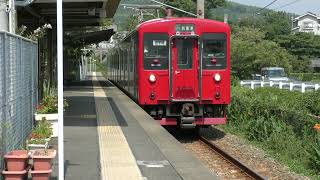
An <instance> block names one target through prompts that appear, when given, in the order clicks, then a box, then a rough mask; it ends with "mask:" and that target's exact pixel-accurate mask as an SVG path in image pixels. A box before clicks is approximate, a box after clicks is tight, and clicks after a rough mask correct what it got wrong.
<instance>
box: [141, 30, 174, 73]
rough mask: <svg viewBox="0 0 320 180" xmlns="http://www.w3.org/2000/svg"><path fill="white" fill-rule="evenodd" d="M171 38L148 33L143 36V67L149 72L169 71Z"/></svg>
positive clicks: (165, 35)
mask: <svg viewBox="0 0 320 180" xmlns="http://www.w3.org/2000/svg"><path fill="white" fill-rule="evenodd" d="M168 53H169V36H168V35H167V34H164V33H146V34H144V36H143V66H144V69H147V70H159V69H168V60H169V57H168Z"/></svg>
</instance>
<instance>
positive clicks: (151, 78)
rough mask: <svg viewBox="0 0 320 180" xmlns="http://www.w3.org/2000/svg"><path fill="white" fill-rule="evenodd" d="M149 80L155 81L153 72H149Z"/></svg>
mask: <svg viewBox="0 0 320 180" xmlns="http://www.w3.org/2000/svg"><path fill="white" fill-rule="evenodd" d="M149 81H150V82H152V83H154V82H156V76H155V75H154V74H150V76H149Z"/></svg>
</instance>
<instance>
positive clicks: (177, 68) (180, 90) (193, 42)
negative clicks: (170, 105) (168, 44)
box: [171, 38, 199, 101]
mask: <svg viewBox="0 0 320 180" xmlns="http://www.w3.org/2000/svg"><path fill="white" fill-rule="evenodd" d="M171 52H172V56H171V100H172V101H198V100H199V98H198V96H199V93H198V91H199V88H198V87H199V84H198V39H195V38H174V39H173V40H172V51H171Z"/></svg>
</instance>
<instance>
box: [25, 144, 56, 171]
mask: <svg viewBox="0 0 320 180" xmlns="http://www.w3.org/2000/svg"><path fill="white" fill-rule="evenodd" d="M55 157H56V150H54V149H36V150H31V158H32V160H33V170H35V171H48V170H50V169H51V162H52V159H53V158H55Z"/></svg>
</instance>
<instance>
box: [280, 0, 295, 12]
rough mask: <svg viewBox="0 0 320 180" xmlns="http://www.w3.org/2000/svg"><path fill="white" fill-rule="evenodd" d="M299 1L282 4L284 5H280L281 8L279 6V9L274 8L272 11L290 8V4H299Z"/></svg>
mask: <svg viewBox="0 0 320 180" xmlns="http://www.w3.org/2000/svg"><path fill="white" fill-rule="evenodd" d="M299 1H301V0H295V1H292V2H290V3H287V4H284V5H282V6H279V7H277V8H275V9H274V10H278V9H282V8H285V7H288V6H291V5H292V4H295V3H297V2H299Z"/></svg>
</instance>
